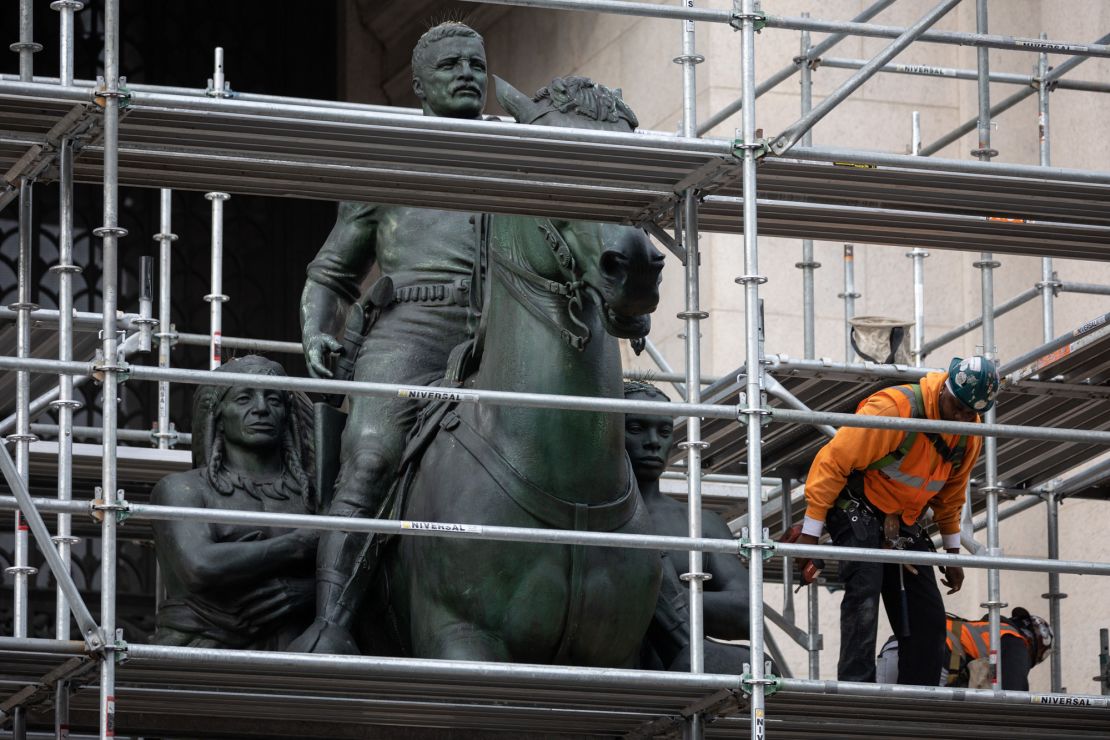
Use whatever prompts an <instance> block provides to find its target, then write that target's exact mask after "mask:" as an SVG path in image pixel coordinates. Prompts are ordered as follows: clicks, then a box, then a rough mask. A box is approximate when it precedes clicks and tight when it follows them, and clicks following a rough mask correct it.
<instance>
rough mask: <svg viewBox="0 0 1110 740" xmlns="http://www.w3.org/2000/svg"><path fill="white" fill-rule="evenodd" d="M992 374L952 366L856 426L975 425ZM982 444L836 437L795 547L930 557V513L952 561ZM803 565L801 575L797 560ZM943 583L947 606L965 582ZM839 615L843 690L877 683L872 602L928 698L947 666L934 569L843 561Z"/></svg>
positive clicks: (953, 573)
mask: <svg viewBox="0 0 1110 740" xmlns="http://www.w3.org/2000/svg"><path fill="white" fill-rule="evenodd" d="M998 386H999V378H998V370H997V368H996V367H995V365H994V363H993V362H992V361H991V360H989V359H987V358H985V357H971V358H969V359H966V360H964V359H961V358H958V357H957V358H955V359H953V360H952V362H951V364H950V365H949V368H948V372H947V373H943V372H933V373H928V374H927V375H926V376H925V377H923V378H922V379H921V380H920V381H919V382H917V383H913V384H908V385H899V386H894V387H891V388H886V389H883V390H881V391H879V392H877V393H875V394H873V395H871V396H869V397H868V398H866V399H865V400H864V401H863V402H862V403H861V404H860V405H859V408H858V409H856V413H857V414H867V415H875V416H897V417H901V418H905V419H909V418H915V419H938V420H946V421H960V422H974V421H978V419H979V414H980V413H981V412H984V411H987V410H988V409H990V408H991V406H993V405H994V398H995V395H996V393H997V392H998ZM981 446H982V441H981V440H980V439H979V438H978V437H975V436H970V437H968V436H960V435H955V434H929V433H924V432H904V431H899V430H894V429H864V428H859V427H843V428H841V429H840V430H839V431H837V433H836V436H834V437H833V439H832V440H831V441H830V442H829V443H828V444H827V445H825V447H823V448H822V449H821V451H820V452H818V453H817V457H816V458H815V459H814V461H813V465H812V467H810V470H809V477H808V479H807V480H806V502H807V508H806V515H805V520H804V522H803V524H802V534H801V536H800V537H799V538H798V540H797V541H798V542H799V543H802V544H816V543H817V540H818V538H819V537H820V536H821V534H822V532H823V531H824V530H825V528H826V527H827V528H828V530H829V534H830V536H831V537H832V541H833V544H835V545H838V546H840V547H868V548H877V547H893V548H897V549H910V550H931V549H932V541H931V540H930V539H929V537H927V536H926V535H925V533H924V527H923V526H922V525H921V523H920V522H919V520H920V519H921V516H922V514H923V512H924V511H925V509H926V508H932V510H933V519H934V521H935V522H936V523H937V525H938V526H939V528H940V533H941V537H942V539H943V546H944V549H945V550H946V551H947V552H949V553H958V552H959V550H960V511H961V508H962V506H963V502H964V494H965V490H966V489H967V482H968V479H969V478H970V477H971V470H972V468H974V467H975V462H976V460H977V459H978V457H979V450H980V448H981ZM801 565H802V566H803V568H804V566H805V565H806V562H805V561H804V560H803V562H802V563H801ZM942 572H944V573H945V578H944V579H943V580H942V581H941V582H942V583H943V584H944V585H945V586H947V587H948V589H949V590H948V593H949V594H952V593H955V592H956V591H959V590H960V587H961V586H962V585H963V580H964V574H963V570H962V569H960V568H956V567H949V568H948V569H947V571H944V569H942ZM840 573H841V578H842V580H843V581H844V589H845V591H844V600H843V601H842V603H841V607H840V637H841V640H840V662H839V663H838V665H837V677H838V678H839V679H840V680H842V681H864V682H873V681H874V680H875V637H876V629H877V626H878V625H877V622H878V607H879V597H880V595H881V596H882V598H883V603H884V605H885V607H886V613H887V617H888V618H889V619H890V623H891V625H893V626H894V627H895V630H896V631H897V634H898V637H899V639H900V641H901V649H900V651H899V663H898V671H899V675H900V676H901V678H902V680H901V682H902V683H904V684H913V685H920V686H936V685H937V681H938V679H939V677H940V670H941V666H942V663H943V660H944V634H945V626H944V620H945V612H944V602H943V600H942V599H941V596H940V591H939V590H938V589H937V584H936V578H935V576H934V575H933V569H932V568H930V567H925V566H920V565H918V566H909V565H907V566H901V565H897V564H883V563H864V562H858V561H845V562H843V563H842V564H841V570H840Z"/></svg>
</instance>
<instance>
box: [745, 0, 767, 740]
mask: <svg viewBox="0 0 1110 740" xmlns="http://www.w3.org/2000/svg"><path fill="white" fill-rule="evenodd" d="M737 20H739V22H740V80H741V89H742V93H743V96H744V106H743V113H742V116H741V121H742V127H741V130H740V137H739V138H740V146H741V151H742V154H743V160H742V161H743V188H744V192H745V193H749V194H751V193H755V192H756V156H757V153H758V150H759V149H760V148H761V146H762V144H760V143H759V142H758V141H757V136H756V131H755V30H756V23H757V22H759V21H760V20H761V18H760V16H759V15H758V14H757V13H756V9H755V2H754V0H742V2H741V5H740V13H739V15H738V17H737ZM743 217H744V274H743V275H741V276H740V277H738V278H737V279H736V280H737V282H738V283H740V284H741V285H743V286H744V318H745V322H744V329H745V341H744V346H745V358H746V362H747V367H748V368H749V372H748V373H747V376H746V382H745V386H744V395H745V398H744V399H743V400H742V402H741V408H740V409H739V411H740V413H741V414H743V415H744V418H745V423H746V425H747V430H748V449H747V452H748V471H747V472H748V526H749V530H748V537H747V540H748V542H747V543H746V547H747V550H748V553H749V554H750V555H751V557H749V558H748V576H749V580H748V588H749V599H748V602H749V607H748V624H750V625H751V643H750V644H751V666H750V670H746V671H745V673H746V674H747V675H748V676H749V677H748V678H745V680H744V686H743V688H744V689H745V691H747V692H748V695H749V700H750V703H751V718H752V721H751V738H752V740H763V738H764V735H765V734H766V718H765V716H764V713H765V711H766V692H765V688H766V685H767V684H768V683H771V682H773V680H774V679H770V678H767V677H765V676H764V666H763V654H764V649H763V630H764V629H765V624H764V617H763V549H764V548H765V547H767V546H768V545H767V544H765V543H764V542H763V536H764V535H763V501H762V498H761V495H760V494H761V493H762V491H761V490H760V487H759V483H758V481H759V479H760V477H761V476H762V475H763V465H762V457H761V453H762V446H761V443H760V436H761V435H760V432H761V431H762V424H763V415H764V413H765V412H764V410H763V405H764V404H763V363H762V362H761V360H762V356H761V354H762V346H761V343H760V333H761V331H762V326H761V320H762V310H761V306H760V300H759V286H760V284H761V283H765V282H767V278H766V277H764V276H762V275H760V274H759V240H758V223H759V222H758V220H757V212H756V199H755V198H753V197H748V198H744V207H743ZM772 546H773V545H772Z"/></svg>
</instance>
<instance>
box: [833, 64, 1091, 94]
mask: <svg viewBox="0 0 1110 740" xmlns="http://www.w3.org/2000/svg"><path fill="white" fill-rule="evenodd" d="M865 64H867V60H866V59H844V58H841V57H822V58H821V66H822V67H828V68H829V69H859V68H860V67H862V66H863V65H865ZM879 71H880V72H882V73H884V74H897V75H911V76H914V77H939V78H942V79H950V80H978V79H979V73H978V71H976V70H974V69H956V68H953V67H935V66H933V65H930V64H884V65H883V67H882V69H880V70H879ZM990 81H991V82H998V83H1001V84H1003V85H1021V86H1022V87H1028V86H1030V85H1037V84H1038V77H1037V76H1036V75H1019V74H1014V73H1012V72H991V73H990ZM1055 87H1056V88H1058V89H1060V90H1082V91H1085V92H1099V93H1110V84H1107V83H1105V82H1091V81H1088V80H1059V81H1057V82H1056V83H1055Z"/></svg>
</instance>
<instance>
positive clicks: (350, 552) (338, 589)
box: [288, 532, 374, 655]
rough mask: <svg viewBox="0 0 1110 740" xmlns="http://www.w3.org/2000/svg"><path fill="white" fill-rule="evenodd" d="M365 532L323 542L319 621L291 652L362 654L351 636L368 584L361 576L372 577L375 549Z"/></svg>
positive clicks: (318, 570) (319, 556) (332, 536)
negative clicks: (367, 574)
mask: <svg viewBox="0 0 1110 740" xmlns="http://www.w3.org/2000/svg"><path fill="white" fill-rule="evenodd" d="M369 540H370V535H368V534H366V533H363V532H328V533H326V534H325V535H324V536H322V537H321V538H320V546H319V547H320V549H319V552H318V554H317V560H316V619H315V621H313V623H312V625H311V626H310V627H309V628H308V629H307V630H305V631H304V633H302V634H301V636H300V637H298V638H297V639H296V640H294V641H293V643H292V644H291V645H290V646H289V648H288V649H289V650H290V651H292V652H301V653H328V654H332V655H358V654H359V653H360V652H361V651H360V650H359V648H358V645H357V644H356V643H355V639H354V637H353V636H352V635H351V623H352V622H353V620H354V615H355V614H356V613H357V612H358V609H359V606H360V605H361V600H362V597H363V595H364V593H363V592H364V590H365V584H362V583H359V582H358V575H359V573H360V572H361V573H366V572H369V573H372V572H373V571H374V568H373V565H374V564H373V563H367V562H366V558H367V557H373V554H372V553H373V552H374V550H373V548H367V544H368V542H369Z"/></svg>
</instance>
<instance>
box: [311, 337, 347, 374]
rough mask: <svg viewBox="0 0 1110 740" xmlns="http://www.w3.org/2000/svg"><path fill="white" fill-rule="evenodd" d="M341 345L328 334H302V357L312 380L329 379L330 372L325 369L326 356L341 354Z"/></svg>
mask: <svg viewBox="0 0 1110 740" xmlns="http://www.w3.org/2000/svg"><path fill="white" fill-rule="evenodd" d="M342 352H343V345H341V344H340V343H339V341H338V340H337V339H336V338H335V337H333V336H332V335H330V334H327V333H325V332H310V331H308V330H305V332H304V356H305V360H306V361H307V364H308V374H309V375H311V376H312V377H314V378H330V377H331V376H332V373H331V370H329V369H328V367H327V362H328V356H329V355H332V354H342Z"/></svg>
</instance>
